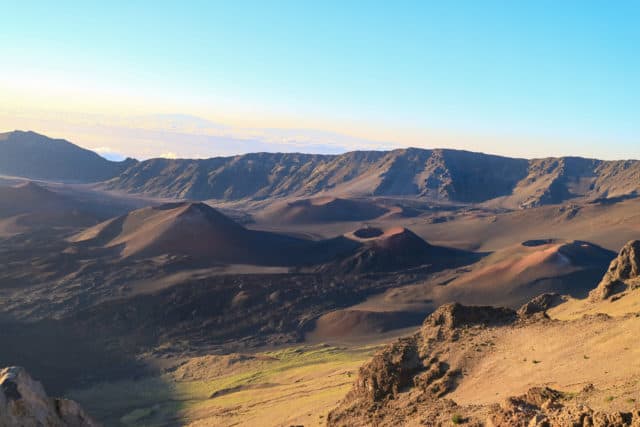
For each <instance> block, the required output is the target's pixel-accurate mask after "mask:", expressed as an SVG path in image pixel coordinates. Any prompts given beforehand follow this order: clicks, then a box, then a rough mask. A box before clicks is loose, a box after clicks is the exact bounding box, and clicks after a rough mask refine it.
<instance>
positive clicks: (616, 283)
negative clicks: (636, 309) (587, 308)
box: [589, 240, 640, 301]
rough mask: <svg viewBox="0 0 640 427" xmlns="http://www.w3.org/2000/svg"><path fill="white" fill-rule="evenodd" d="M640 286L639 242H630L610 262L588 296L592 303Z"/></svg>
mask: <svg viewBox="0 0 640 427" xmlns="http://www.w3.org/2000/svg"><path fill="white" fill-rule="evenodd" d="M639 286H640V240H632V241H630V242H629V243H627V244H626V245H624V247H623V248H622V250H621V251H620V254H619V255H618V257H617V258H616V259H614V260H613V261H612V262H611V265H610V266H609V270H608V271H607V273H606V274H605V276H604V278H603V279H602V281H601V282H600V284H599V285H598V287H597V288H595V289H594V290H593V291H591V293H590V294H589V299H591V300H592V301H602V300H606V299H607V298H610V297H612V296H613V295H615V294H619V293H621V292H624V291H626V290H627V289H635V288H637V287H639Z"/></svg>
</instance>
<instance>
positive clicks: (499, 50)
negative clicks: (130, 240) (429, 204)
mask: <svg viewBox="0 0 640 427" xmlns="http://www.w3.org/2000/svg"><path fill="white" fill-rule="evenodd" d="M0 11H2V16H3V20H2V21H3V22H2V25H0V58H2V60H1V62H0V131H9V130H13V129H22V130H26V129H30V130H34V131H37V132H41V133H45V134H47V135H50V136H55V137H62V138H66V139H69V140H71V141H72V142H75V143H77V144H79V145H81V146H85V147H87V148H91V149H94V150H97V151H98V152H100V153H102V154H103V155H105V156H107V157H112V158H119V157H122V156H134V157H137V158H149V157H156V156H164V157H209V156H214V155H230V154H236V153H241V152H249V151H302V152H327V153H337V152H343V151H347V150H355V149H390V148H397V147H406V146H414V147H425V148H436V147H441V148H458V149H467V150H473V151H482V152H489V153H496V154H503V155H509V156H519V157H543V156H552V155H581V156H586V157H598V158H604V159H617V158H640V138H639V135H640V120H638V117H640V55H639V47H638V46H640V25H638V22H639V20H640V2H638V1H625V0H620V1H616V2H609V1H604V0H603V1H589V0H583V1H573V0H565V1H561V2H558V1H547V0H538V1H524V0H523V1H490V0H487V1H464V0H460V1H425V0H421V1H402V0H399V1H394V2H389V1H376V0H369V1H357V0H351V1H331V0H325V1H322V2H313V1H306V0H298V1H278V0H272V1H264V0H263V1H242V0H234V1H213V0H210V1H182V2H177V1H171V2H163V1H142V0H133V1H131V0H130V1H121V2H120V1H111V2H92V1H87V2H78V1H72V2H68V1H64V0H61V1H56V2H50V1H42V2H37V1H28V0H25V1H21V2H16V1H5V0H0Z"/></svg>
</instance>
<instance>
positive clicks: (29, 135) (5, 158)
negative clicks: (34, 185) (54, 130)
mask: <svg viewBox="0 0 640 427" xmlns="http://www.w3.org/2000/svg"><path fill="white" fill-rule="evenodd" d="M133 163H135V161H134V160H131V159H129V160H126V161H124V162H111V161H109V160H106V159H104V158H102V157H100V156H99V155H97V154H96V153H94V152H93V151H89V150H85V149H84V148H80V147H78V146H77V145H74V144H72V143H70V142H68V141H65V140H63V139H51V138H48V137H46V136H44V135H39V134H37V133H35V132H22V131H14V132H8V133H3V134H0V174H4V175H13V176H22V177H26V178H33V179H48V180H56V181H76V182H98V181H104V180H106V179H110V178H113V177H114V176H116V175H118V174H119V173H120V172H121V171H123V170H124V169H125V168H126V167H128V166H130V165H132V164H133Z"/></svg>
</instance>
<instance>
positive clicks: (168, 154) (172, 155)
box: [158, 151, 178, 159]
mask: <svg viewBox="0 0 640 427" xmlns="http://www.w3.org/2000/svg"><path fill="white" fill-rule="evenodd" d="M158 157H160V158H163V159H177V158H178V155H177V154H176V153H174V152H173V151H167V152H166V153H162V154H160V156H158Z"/></svg>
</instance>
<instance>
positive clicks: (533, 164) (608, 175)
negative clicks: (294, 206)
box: [104, 148, 640, 208]
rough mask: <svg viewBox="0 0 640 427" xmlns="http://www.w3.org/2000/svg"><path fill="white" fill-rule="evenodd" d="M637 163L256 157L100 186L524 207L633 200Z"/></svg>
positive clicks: (185, 166) (421, 155)
mask: <svg viewBox="0 0 640 427" xmlns="http://www.w3.org/2000/svg"><path fill="white" fill-rule="evenodd" d="M638 176H640V162H637V161H620V162H606V161H600V160H592V159H582V158H573V157H568V158H549V159H536V160H524V159H512V158H506V157H500V156H491V155H486V154H481V153H471V152H467V151H458V150H440V149H436V150H424V149H417V148H408V149H401V150H393V151H388V152H383V151H356V152H351V153H346V154H342V155H310V154H282V153H276V154H269V153H255V154H246V155H242V156H234V157H224V158H223V157H218V158H212V159H205V160H187V159H182V160H180V159H179V160H168V159H152V160H147V161H144V162H140V163H137V164H132V165H131V166H130V167H129V168H128V169H127V170H126V171H124V172H123V173H122V174H121V175H120V176H118V177H116V178H114V179H112V180H110V181H108V182H106V183H105V184H104V186H105V188H109V189H117V190H124V191H128V192H133V193H147V194H152V195H157V196H164V197H184V198H191V199H199V200H206V199H218V200H239V199H253V200H262V199H266V198H270V197H291V196H296V197H310V196H313V195H316V194H320V193H326V192H327V191H330V192H331V194H334V195H341V194H344V195H349V196H361V197H367V196H415V197H420V198H427V199H430V200H440V201H454V202H464V203H476V202H484V201H488V200H492V199H495V198H503V199H504V200H503V201H504V203H505V204H506V205H507V206H510V207H521V208H530V207H536V206H541V205H547V204H556V203H563V202H566V201H568V200H572V199H576V198H585V199H591V200H596V199H598V200H608V198H612V197H617V196H623V195H635V194H636V193H637V192H638V190H640V186H638V179H637V178H638Z"/></svg>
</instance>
